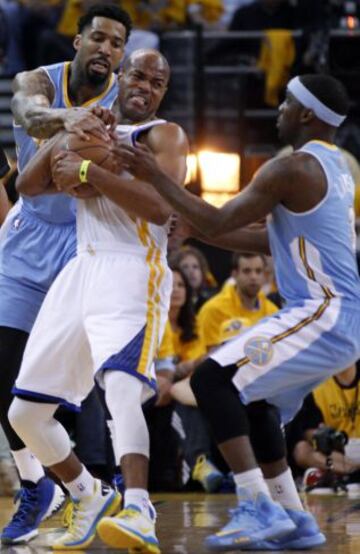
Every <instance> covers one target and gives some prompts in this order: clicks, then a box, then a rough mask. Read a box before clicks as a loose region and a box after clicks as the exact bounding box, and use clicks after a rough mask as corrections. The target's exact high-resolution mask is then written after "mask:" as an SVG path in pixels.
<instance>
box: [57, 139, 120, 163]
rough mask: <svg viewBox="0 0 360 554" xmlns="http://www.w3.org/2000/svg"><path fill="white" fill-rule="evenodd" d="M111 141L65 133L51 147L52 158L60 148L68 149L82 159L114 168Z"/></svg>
mask: <svg viewBox="0 0 360 554" xmlns="http://www.w3.org/2000/svg"><path fill="white" fill-rule="evenodd" d="M112 145H113V141H112V140H110V141H108V142H106V141H105V140H102V139H100V138H99V137H95V136H94V135H90V134H89V135H88V140H83V139H81V138H80V137H79V136H78V135H76V134H74V133H66V134H65V135H64V137H63V139H62V140H61V141H60V142H59V143H58V144H57V145H56V146H55V147H54V148H53V151H52V159H53V158H54V156H55V155H56V154H58V153H59V152H60V151H61V150H69V151H71V152H76V154H78V155H79V156H81V157H82V158H84V160H91V161H92V162H94V163H95V164H97V165H99V166H101V167H103V168H104V169H109V170H110V171H111V170H113V168H114V160H113V156H112V152H111V148H112Z"/></svg>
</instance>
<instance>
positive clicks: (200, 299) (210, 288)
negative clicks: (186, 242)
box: [170, 246, 217, 312]
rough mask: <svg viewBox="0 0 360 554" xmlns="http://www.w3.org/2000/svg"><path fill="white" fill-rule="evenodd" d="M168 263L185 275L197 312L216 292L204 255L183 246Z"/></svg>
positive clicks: (190, 247)
mask: <svg viewBox="0 0 360 554" xmlns="http://www.w3.org/2000/svg"><path fill="white" fill-rule="evenodd" d="M170 263H171V264H173V265H175V266H178V267H179V268H180V269H181V270H182V271H183V272H184V273H185V275H186V277H187V279H188V281H189V284H190V287H191V290H192V293H191V299H192V303H193V306H194V310H195V312H198V311H199V309H200V308H201V306H202V305H203V304H204V302H206V300H208V299H209V298H210V297H211V296H213V295H214V294H215V292H216V290H217V286H216V281H215V279H214V277H213V275H212V274H211V272H210V268H209V264H208V262H207V260H206V258H205V256H204V254H203V253H202V252H201V250H199V249H198V248H195V247H193V246H184V247H182V248H180V250H178V251H177V252H175V253H174V254H173V255H172V256H171V258H170Z"/></svg>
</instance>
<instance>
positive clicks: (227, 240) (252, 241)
mask: <svg viewBox="0 0 360 554" xmlns="http://www.w3.org/2000/svg"><path fill="white" fill-rule="evenodd" d="M173 221H174V224H173V228H172V229H171V230H170V234H171V236H172V240H173V241H175V243H177V244H178V245H179V246H180V245H181V244H183V243H184V241H185V240H186V239H188V238H191V237H192V238H196V239H198V240H201V241H202V242H205V243H206V244H211V245H212V246H217V247H219V248H224V249H225V250H230V251H242V252H259V253H261V254H267V255H269V254H271V252H270V244H269V237H268V232H267V229H266V225H265V223H261V224H258V223H256V224H254V225H249V227H246V228H244V229H235V230H234V231H231V232H230V233H225V234H224V235H218V236H217V237H213V238H209V237H206V236H205V235H203V234H201V233H200V232H199V231H197V230H196V229H195V228H194V227H193V226H192V225H190V224H189V223H188V222H187V221H185V219H184V218H182V217H181V216H179V214H176V213H174V214H173Z"/></svg>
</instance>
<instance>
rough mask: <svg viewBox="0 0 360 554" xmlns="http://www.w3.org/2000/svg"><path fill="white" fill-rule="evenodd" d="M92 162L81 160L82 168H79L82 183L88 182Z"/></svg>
mask: <svg viewBox="0 0 360 554" xmlns="http://www.w3.org/2000/svg"><path fill="white" fill-rule="evenodd" d="M90 164H91V160H83V161H82V162H81V165H80V169H79V179H80V183H87V173H88V169H89V165H90Z"/></svg>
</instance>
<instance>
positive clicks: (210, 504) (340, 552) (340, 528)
mask: <svg viewBox="0 0 360 554" xmlns="http://www.w3.org/2000/svg"><path fill="white" fill-rule="evenodd" d="M152 500H153V501H155V502H156V506H157V511H158V525H157V532H158V537H159V540H160V544H161V552H162V554H205V552H208V551H207V550H206V549H205V548H204V547H203V545H202V541H203V539H204V537H205V536H206V535H208V534H210V533H212V532H213V531H214V530H215V529H217V528H218V527H220V526H221V525H222V524H223V523H224V522H225V521H226V517H227V510H228V509H229V508H231V507H233V506H234V496H232V495H201V494H167V495H154V497H153V498H152ZM307 503H308V506H309V508H310V510H311V511H312V512H313V513H314V514H315V515H316V517H317V518H318V521H319V523H320V526H321V528H322V530H323V531H324V533H325V534H326V536H327V544H325V545H324V546H322V547H321V548H318V549H314V550H312V551H311V552H313V553H314V554H321V553H323V554H325V553H326V554H360V498H358V499H356V498H354V499H348V498H347V497H344V496H340V497H339V496H335V495H332V496H320V495H311V496H309V497H308V498H307ZM11 511H12V500H11V499H8V498H0V524H1V526H2V525H3V524H4V523H5V522H6V521H7V520H8V518H9V516H10V514H11ZM60 526H61V513H60V514H59V515H57V516H54V517H53V518H51V519H50V520H49V521H48V522H47V523H46V524H44V526H43V528H42V529H41V532H40V535H39V536H38V537H37V538H35V539H34V540H33V541H31V542H30V543H29V544H28V545H26V546H17V547H2V548H0V551H1V553H2V554H45V553H47V552H49V551H50V549H49V546H48V545H49V542H50V541H51V537H54V535H55V534H58V533H59V532H60V530H59V528H60ZM68 552H69V551H68ZM73 552H75V551H73ZM76 552H79V551H76ZM86 552H90V553H91V552H92V553H95V552H96V553H100V552H101V553H105V552H107V553H109V554H110V553H111V552H115V551H114V550H111V549H110V548H107V547H106V546H105V545H103V544H102V543H101V542H100V541H99V540H98V539H96V540H95V541H94V543H93V544H92V545H91V547H90V548H88V549H87V550H86ZM298 552H299V551H298ZM304 552H306V551H304ZM307 552H309V551H307Z"/></svg>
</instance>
